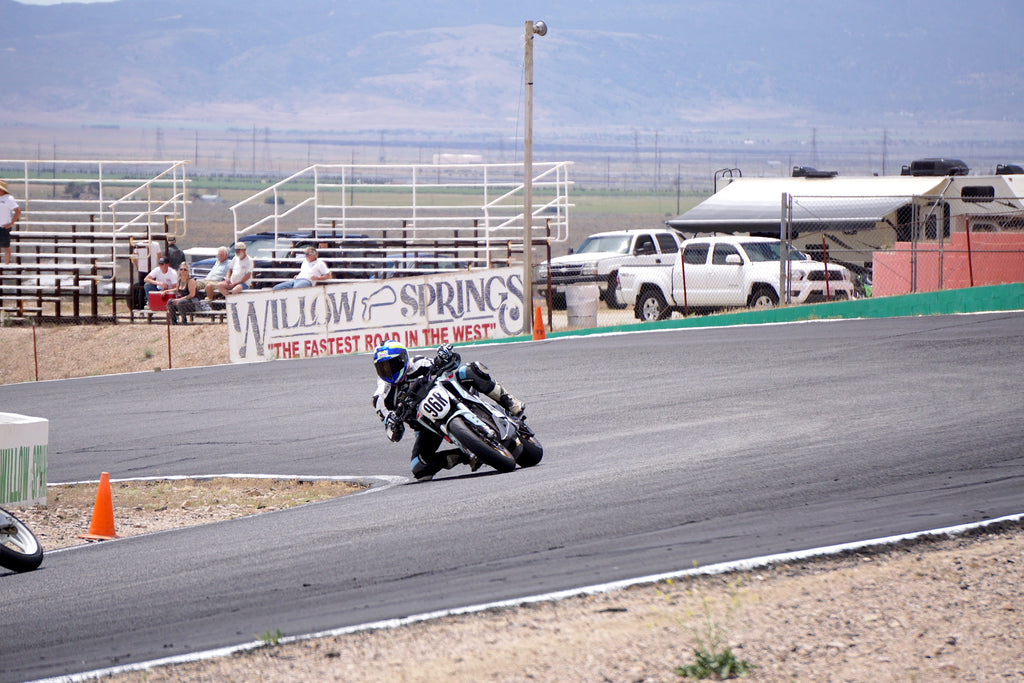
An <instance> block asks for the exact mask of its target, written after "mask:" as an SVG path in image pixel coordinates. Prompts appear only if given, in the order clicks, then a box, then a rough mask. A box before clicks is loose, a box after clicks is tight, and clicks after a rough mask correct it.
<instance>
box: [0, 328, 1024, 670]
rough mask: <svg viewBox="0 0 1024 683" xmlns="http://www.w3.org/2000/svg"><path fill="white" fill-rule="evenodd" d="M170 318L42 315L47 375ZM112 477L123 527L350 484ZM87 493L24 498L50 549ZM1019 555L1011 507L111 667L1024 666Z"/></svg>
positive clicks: (98, 360) (242, 509)
mask: <svg viewBox="0 0 1024 683" xmlns="http://www.w3.org/2000/svg"><path fill="white" fill-rule="evenodd" d="M166 333H167V330H166V328H165V327H164V326H162V325H153V326H149V325H138V324H136V325H118V326H116V327H112V326H107V327H91V326H82V327H77V326H74V327H59V328H50V329H46V328H41V329H39V330H37V340H36V347H37V349H38V352H39V358H40V369H41V373H40V379H56V378H63V377H81V376H88V375H95V374H104V373H109V372H131V371H148V372H151V371H153V370H156V369H160V368H165V367H167V356H166V354H167V346H166V345H167V339H166ZM68 349H74V350H75V353H74V354H70V353H68V352H67V350H68ZM0 359H2V360H0V363H2V364H0V377H2V379H0V381H2V382H3V383H11V382H19V381H31V380H32V378H33V373H34V361H33V354H32V331H31V330H30V329H28V330H26V329H18V328H0ZM172 362H173V366H174V367H184V366H189V365H208V364H215V363H223V362H227V350H226V330H225V329H224V326H223V325H196V326H192V327H187V328H172ZM118 486H119V485H118V484H115V486H114V487H112V488H114V495H113V497H114V507H115V521H116V522H117V525H116V526H117V532H118V534H119V535H128V534H130V533H146V532H150V531H154V530H158V529H161V528H169V527H180V526H186V525H190V524H199V523H203V522H207V521H214V520H218V519H224V518H227V517H233V516H238V515H240V514H253V513H258V512H260V511H262V510H268V509H276V506H278V505H284V504H286V502H285V501H290V503H287V504H301V503H302V502H304V501H305V500H306V499H307V497H309V496H314V495H315V496H319V497H323V496H332V495H342V494H343V493H345V492H346V491H347V490H348V489H346V488H344V487H342V486H340V485H339V486H337V487H336V488H333V489H332V488H330V487H326V488H325V489H324V490H320V491H317V492H315V493H314V492H313V490H312V487H311V485H308V484H298V483H290V484H286V483H281V482H277V483H274V482H246V483H244V484H238V485H236V486H230V485H229V486H228V490H227V491H225V490H219V491H214V492H213V493H211V492H210V491H209V490H208V488H209V487H208V486H206V485H200V486H199V487H198V488H188V487H186V486H185V484H176V485H165V486H158V485H156V484H151V485H146V486H140V485H136V486H134V487H130V486H127V485H126V486H125V487H122V488H120V489H119V488H117V487H118ZM190 486H195V484H191V485H190ZM94 496H95V493H94V490H93V489H89V488H88V487H86V490H85V491H84V492H83V491H79V492H77V494H74V495H73V494H72V492H70V491H64V492H61V491H55V492H54V494H53V495H52V496H51V499H50V501H49V503H50V505H48V506H47V508H43V509H37V510H34V511H28V510H19V511H18V514H19V516H22V517H23V518H24V519H25V521H26V522H28V523H29V525H30V527H31V528H32V529H33V530H34V531H35V533H36V534H37V535H38V536H39V537H40V540H41V542H42V543H43V545H44V548H47V549H52V548H55V547H59V546H60V545H62V544H67V543H78V542H80V541H79V540H78V539H77V534H79V533H83V532H84V531H86V530H87V528H88V520H89V518H90V516H91V510H92V503H93V501H94ZM308 499H310V500H312V499H313V498H308ZM118 500H122V501H123V504H121V505H120V506H119V503H118ZM23 513H24V514H23ZM44 562H45V559H44ZM681 569H684V568H683V567H681ZM1022 569H1024V527H1022V525H1021V524H1019V523H1015V524H1004V525H1001V526H1000V527H999V528H998V529H995V528H993V529H989V530H987V531H985V532H980V533H974V534H971V535H968V536H960V537H955V538H938V539H928V540H920V541H915V542H913V543H904V544H901V545H900V546H898V547H895V548H884V549H881V550H878V551H862V552H857V553H852V554H848V555H845V556H843V557H833V558H825V559H820V560H812V561H804V562H799V563H790V564H785V565H778V566H773V567H769V568H764V569H758V570H752V571H745V572H733V573H729V574H722V575H716V576H700V577H695V578H683V579H679V580H675V581H670V582H662V583H659V584H655V585H644V586H636V587H633V588H630V589H626V590H618V591H613V592H609V593H602V594H597V595H589V596H581V597H576V598H571V599H566V600H561V601H557V602H556V601H546V602H539V603H535V604H530V605H525V606H520V607H510V608H504V609H493V610H488V611H485V612H483V613H479V614H472V615H459V616H450V617H445V618H440V619H434V620H431V621H426V622H421V623H413V624H408V625H404V626H400V627H397V628H390V629H381V630H368V631H362V632H357V633H352V634H347V635H339V636H332V637H324V638H316V639H304V640H297V641H296V640H295V639H294V638H291V637H292V636H298V635H301V634H287V633H285V634H277V633H274V634H271V633H269V632H268V633H264V634H252V640H253V642H261V641H262V642H263V643H264V645H263V646H261V647H258V648H255V649H252V650H248V651H244V652H239V653H237V654H235V655H232V656H227V657H219V658H214V659H209V660H203V661H199V662H193V663H186V664H177V665H173V666H172V665H168V666H162V667H158V668H154V669H148V670H144V671H137V672H126V673H121V674H118V675H117V676H114V677H113V678H112V679H111V680H115V681H124V682H128V681H131V682H137V681H146V682H153V681H274V682H282V683H285V682H292V681H309V680H323V681H409V682H419V681H422V682H427V681H438V680H445V681H466V682H471V681H473V682H475V681H500V682H509V683H512V682H516V683H518V682H521V681H522V682H525V681H559V682H561V681H614V682H619V681H621V682H634V683H640V682H656V681H657V682H660V681H679V680H683V679H682V678H680V676H679V675H678V674H677V673H676V672H675V670H676V669H677V667H684V666H688V665H691V664H694V663H695V662H696V661H697V657H696V655H695V649H697V648H703V649H704V651H705V652H706V653H708V654H722V653H723V652H724V650H725V648H727V647H729V648H731V652H732V655H733V659H734V661H742V662H746V663H749V664H750V665H752V666H753V669H752V670H751V673H750V675H749V680H755V681H940V680H952V681H1010V680H1014V681H1020V680H1024V658H1022V657H1021V653H1022V652H1024V587H1022V586H1024V584H1022V581H1021V574H1022ZM293 641H294V642H293Z"/></svg>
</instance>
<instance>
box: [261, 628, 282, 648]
mask: <svg viewBox="0 0 1024 683" xmlns="http://www.w3.org/2000/svg"><path fill="white" fill-rule="evenodd" d="M283 637H284V634H283V633H281V629H279V628H276V629H274V631H273V632H270V631H269V630H268V631H264V632H263V633H262V634H260V636H259V639H260V640H261V641H262V642H263V644H264V645H277V644H279V643H280V642H281V638H283Z"/></svg>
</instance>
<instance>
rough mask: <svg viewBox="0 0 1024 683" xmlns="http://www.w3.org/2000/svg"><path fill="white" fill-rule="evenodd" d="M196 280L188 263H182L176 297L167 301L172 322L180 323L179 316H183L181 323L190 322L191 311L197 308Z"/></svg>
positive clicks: (176, 286) (173, 323)
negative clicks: (189, 270) (191, 275)
mask: <svg viewBox="0 0 1024 683" xmlns="http://www.w3.org/2000/svg"><path fill="white" fill-rule="evenodd" d="M197 301H198V300H197V299H196V280H195V278H193V277H189V272H188V264H187V263H182V264H181V267H180V268H178V282H177V284H176V285H175V289H174V298H172V299H171V300H170V301H168V302H167V314H168V315H169V316H171V324H172V325H177V324H178V317H179V316H180V317H181V324H182V325H185V324H187V323H188V315H187V314H189V313H193V312H194V311H195V310H196V303H197Z"/></svg>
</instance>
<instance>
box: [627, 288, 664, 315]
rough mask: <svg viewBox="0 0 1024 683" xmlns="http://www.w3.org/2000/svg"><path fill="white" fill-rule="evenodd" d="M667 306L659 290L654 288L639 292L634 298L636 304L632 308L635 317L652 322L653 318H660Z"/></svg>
mask: <svg viewBox="0 0 1024 683" xmlns="http://www.w3.org/2000/svg"><path fill="white" fill-rule="evenodd" d="M667 308H668V307H667V306H666V305H665V297H664V296H662V294H661V292H660V291H658V290H656V289H654V290H650V289H649V290H645V291H643V292H641V293H640V296H638V297H637V298H636V305H635V306H634V307H633V310H634V313H635V314H636V317H637V318H639V319H640V320H643V321H644V322H652V321H654V320H661V318H662V316H663V315H665V311H666V309H667Z"/></svg>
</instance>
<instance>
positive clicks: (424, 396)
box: [395, 354, 544, 472]
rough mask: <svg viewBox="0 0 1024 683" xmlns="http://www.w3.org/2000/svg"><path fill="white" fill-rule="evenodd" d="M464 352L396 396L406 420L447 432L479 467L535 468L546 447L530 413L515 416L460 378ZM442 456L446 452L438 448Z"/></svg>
mask: <svg viewBox="0 0 1024 683" xmlns="http://www.w3.org/2000/svg"><path fill="white" fill-rule="evenodd" d="M460 363H461V358H460V356H459V354H454V356H453V357H452V359H451V360H450V361H449V362H448V363H446V364H444V365H442V366H440V367H432V368H431V370H430V372H428V373H427V374H426V375H424V376H423V377H420V378H417V379H415V380H412V381H410V382H407V384H408V386H407V387H404V388H403V389H402V391H401V392H399V394H398V396H397V397H396V410H395V413H396V414H397V416H398V418H399V419H400V420H401V421H402V422H409V421H412V420H414V421H415V422H417V423H418V424H419V425H420V426H421V427H423V428H425V429H428V430H430V431H432V432H434V433H435V434H439V435H440V436H442V437H444V439H445V440H446V441H448V442H449V443H451V444H452V445H454V446H455V447H456V448H457V449H458V450H460V451H462V453H464V454H465V456H466V457H467V459H468V460H466V459H464V460H462V462H467V461H468V463H469V465H470V468H471V469H472V470H473V471H476V469H477V468H479V466H480V465H481V464H486V465H490V466H491V467H493V468H494V469H496V470H498V471H499V472H511V471H512V470H514V469H515V468H516V467H517V466H518V467H533V466H534V465H536V464H537V463H539V462H540V461H541V458H543V457H544V448H543V446H541V444H540V441H538V440H537V436H536V435H535V434H534V432H533V430H531V429H530V428H529V427H528V426H527V425H526V416H525V415H521V416H519V417H513V416H512V415H509V414H508V413H507V412H506V411H505V410H504V409H502V408H501V407H500V406H498V405H497V404H495V403H492V402H490V401H488V400H485V399H484V398H483V397H481V396H480V394H479V392H477V391H476V390H475V389H473V388H466V387H463V386H462V384H460V383H459V381H458V379H457V378H456V375H455V373H456V371H457V370H458V368H459V364H460ZM438 455H441V454H440V453H438Z"/></svg>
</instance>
